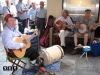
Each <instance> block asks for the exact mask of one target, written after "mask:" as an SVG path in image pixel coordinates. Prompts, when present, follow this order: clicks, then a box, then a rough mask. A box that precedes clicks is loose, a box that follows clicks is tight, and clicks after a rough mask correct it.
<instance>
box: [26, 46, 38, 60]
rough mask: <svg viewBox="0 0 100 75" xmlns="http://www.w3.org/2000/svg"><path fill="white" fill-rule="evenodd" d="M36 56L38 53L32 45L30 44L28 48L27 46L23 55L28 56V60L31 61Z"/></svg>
mask: <svg viewBox="0 0 100 75" xmlns="http://www.w3.org/2000/svg"><path fill="white" fill-rule="evenodd" d="M38 56H39V53H38V52H37V51H36V50H35V49H34V48H32V46H31V47H30V48H28V49H27V50H26V53H25V56H24V57H28V58H30V61H33V60H35V59H36V58H37V57H38Z"/></svg>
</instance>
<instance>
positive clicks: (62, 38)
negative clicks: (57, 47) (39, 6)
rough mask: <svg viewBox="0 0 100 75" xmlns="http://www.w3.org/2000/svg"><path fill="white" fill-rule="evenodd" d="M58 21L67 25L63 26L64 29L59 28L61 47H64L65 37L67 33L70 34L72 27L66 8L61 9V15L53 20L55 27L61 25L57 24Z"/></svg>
mask: <svg viewBox="0 0 100 75" xmlns="http://www.w3.org/2000/svg"><path fill="white" fill-rule="evenodd" d="M58 21H62V22H66V26H67V25H68V27H65V29H61V30H59V37H60V41H61V46H62V48H63V49H65V46H66V45H65V37H66V36H68V35H69V34H71V29H72V28H73V27H72V25H73V22H72V20H71V18H70V17H69V14H68V11H67V10H63V11H62V16H61V17H59V18H58V19H56V20H55V22H54V23H55V25H56V26H57V27H61V25H59V23H57V22H58Z"/></svg>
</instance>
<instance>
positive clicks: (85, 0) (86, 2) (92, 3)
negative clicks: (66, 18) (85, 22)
mask: <svg viewBox="0 0 100 75" xmlns="http://www.w3.org/2000/svg"><path fill="white" fill-rule="evenodd" d="M63 9H67V10H68V11H69V15H70V16H71V17H72V18H73V20H74V21H76V20H77V17H78V16H83V15H84V11H85V10H86V9H91V10H92V16H93V17H94V18H95V20H96V22H98V20H99V0H63Z"/></svg>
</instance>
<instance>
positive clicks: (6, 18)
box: [5, 14, 18, 20]
mask: <svg viewBox="0 0 100 75" xmlns="http://www.w3.org/2000/svg"><path fill="white" fill-rule="evenodd" d="M11 17H12V18H16V19H18V17H16V16H15V15H14V14H7V15H6V16H5V20H8V18H11Z"/></svg>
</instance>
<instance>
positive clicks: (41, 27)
mask: <svg viewBox="0 0 100 75" xmlns="http://www.w3.org/2000/svg"><path fill="white" fill-rule="evenodd" d="M45 24H46V23H45V18H37V22H36V25H37V28H38V29H39V30H40V38H41V37H42V34H43V32H44V29H45Z"/></svg>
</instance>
